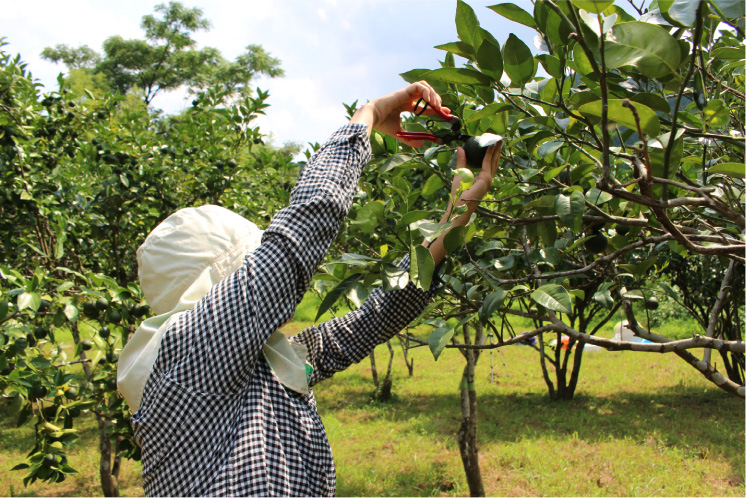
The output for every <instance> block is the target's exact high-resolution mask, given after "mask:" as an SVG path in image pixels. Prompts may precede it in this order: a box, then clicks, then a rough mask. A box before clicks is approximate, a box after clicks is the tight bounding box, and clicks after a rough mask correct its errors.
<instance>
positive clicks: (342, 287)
mask: <svg viewBox="0 0 746 498" xmlns="http://www.w3.org/2000/svg"><path fill="white" fill-rule="evenodd" d="M361 276H362V275H361V274H360V273H355V274H354V275H350V276H349V277H347V278H345V279H344V280H342V281H341V282H340V283H339V284H337V286H336V287H335V288H333V289H332V290H330V291H329V292H327V294H326V296H324V300H323V301H321V304H320V305H319V310H318V311H317V312H316V318H314V322H317V321H319V318H321V315H323V314H324V313H326V312H327V311H328V310H329V308H331V307H332V306H334V303H336V302H337V301H338V300H339V298H340V297H342V295H344V294H345V293H346V292H347V291H348V290H349V289H350V288H351V287H352V286H353V285H354V284H355V282H357V281H358V280H359V279H360V277H361Z"/></svg>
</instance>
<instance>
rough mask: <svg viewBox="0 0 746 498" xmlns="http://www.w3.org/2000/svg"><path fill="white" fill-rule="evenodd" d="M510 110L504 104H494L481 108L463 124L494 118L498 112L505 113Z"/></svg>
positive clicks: (509, 107)
mask: <svg viewBox="0 0 746 498" xmlns="http://www.w3.org/2000/svg"><path fill="white" fill-rule="evenodd" d="M512 108H513V106H512V105H510V104H506V103H505V102H494V103H492V104H489V105H486V106H484V107H482V108H481V109H479V110H478V111H477V112H475V113H473V114H471V115H470V116H469V117H468V118H466V119H465V120H464V123H473V122H474V121H479V120H480V119H484V118H488V117H491V116H494V115H495V114H497V113H498V112H503V111H507V110H510V109H512Z"/></svg>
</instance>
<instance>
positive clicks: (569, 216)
mask: <svg viewBox="0 0 746 498" xmlns="http://www.w3.org/2000/svg"><path fill="white" fill-rule="evenodd" d="M554 209H555V211H556V212H557V215H558V216H559V219H560V221H561V222H562V223H564V224H565V226H567V227H569V228H570V229H571V230H572V231H573V232H577V231H579V230H580V225H581V224H582V222H583V212H584V211H585V196H584V195H583V193H582V192H578V191H577V190H573V191H572V192H570V194H569V195H565V194H560V195H558V196H557V197H555V199H554Z"/></svg>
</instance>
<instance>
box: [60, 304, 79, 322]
mask: <svg viewBox="0 0 746 498" xmlns="http://www.w3.org/2000/svg"><path fill="white" fill-rule="evenodd" d="M62 313H64V314H65V316H66V317H67V319H68V320H70V321H71V322H73V323H75V321H76V320H77V319H78V313H79V312H78V308H76V307H75V306H73V305H72V304H66V305H65V307H64V308H63V310H62Z"/></svg>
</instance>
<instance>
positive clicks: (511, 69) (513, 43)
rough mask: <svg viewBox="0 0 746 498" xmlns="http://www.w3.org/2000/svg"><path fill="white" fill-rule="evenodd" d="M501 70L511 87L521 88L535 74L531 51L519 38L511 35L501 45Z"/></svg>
mask: <svg viewBox="0 0 746 498" xmlns="http://www.w3.org/2000/svg"><path fill="white" fill-rule="evenodd" d="M502 56H503V65H504V66H503V69H504V70H505V73H506V74H507V75H508V76H509V77H510V79H511V81H512V82H513V85H515V86H523V85H525V84H526V83H528V82H529V81H531V80H532V79H533V77H534V74H536V63H535V61H534V57H533V54H532V53H531V49H529V48H528V46H526V44H525V43H523V42H522V41H521V39H520V38H518V37H517V36H515V35H514V34H513V33H511V34H510V35H509V36H508V40H507V41H506V42H505V45H503V51H502Z"/></svg>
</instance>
